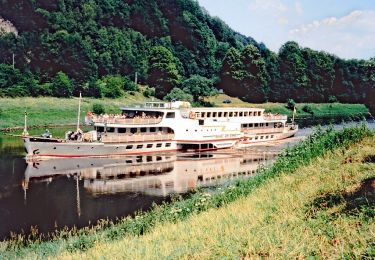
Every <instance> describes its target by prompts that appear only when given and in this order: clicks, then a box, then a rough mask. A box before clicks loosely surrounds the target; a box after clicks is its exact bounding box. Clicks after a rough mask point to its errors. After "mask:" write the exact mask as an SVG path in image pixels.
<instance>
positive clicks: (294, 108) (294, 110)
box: [292, 107, 296, 125]
mask: <svg viewBox="0 0 375 260" xmlns="http://www.w3.org/2000/svg"><path fill="white" fill-rule="evenodd" d="M295 114H296V107H293V118H292V124H293V125H294V115H295Z"/></svg>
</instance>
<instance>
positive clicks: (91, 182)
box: [0, 122, 375, 238]
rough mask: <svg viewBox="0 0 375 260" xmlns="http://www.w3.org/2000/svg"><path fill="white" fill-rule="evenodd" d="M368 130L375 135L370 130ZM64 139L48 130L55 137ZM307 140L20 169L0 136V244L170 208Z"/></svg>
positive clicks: (12, 143) (16, 151) (17, 149)
mask: <svg viewBox="0 0 375 260" xmlns="http://www.w3.org/2000/svg"><path fill="white" fill-rule="evenodd" d="M369 126H370V127H371V128H373V129H375V124H374V123H373V122H369ZM335 127H337V128H340V127H342V125H336V126H335ZM65 131H66V129H64V128H59V129H51V132H52V133H53V134H54V135H55V136H62V135H63V133H64V132H65ZM41 132H43V130H33V131H32V132H31V133H30V134H39V133H41ZM311 132H312V128H305V129H301V130H300V131H299V132H298V134H297V135H296V137H294V138H290V139H288V140H287V141H279V142H276V143H272V144H271V143H270V144H268V145H265V146H254V147H251V148H249V149H246V150H241V151H238V150H226V151H220V152H213V153H201V154H172V153H170V154H155V155H147V156H146V155H145V156H129V157H121V158H102V159H98V158H96V159H90V158H86V159H82V158H80V159H55V160H47V161H40V162H37V163H36V162H34V163H32V162H26V161H25V159H24V156H25V152H24V148H23V143H22V140H21V139H20V138H17V137H11V136H5V135H0V223H1V224H0V238H6V237H9V234H10V232H15V233H21V232H23V233H26V234H27V233H28V232H29V230H30V227H31V226H33V227H37V228H38V230H39V232H44V233H46V232H49V231H53V230H55V229H60V228H63V227H65V226H68V227H72V226H77V227H83V226H87V225H90V224H93V223H95V222H96V221H97V220H99V219H103V218H108V219H116V218H117V217H123V216H128V215H133V214H134V213H135V212H137V211H139V210H143V211H144V210H147V209H149V208H150V207H151V206H152V204H153V203H156V204H160V203H162V202H163V201H168V200H169V199H170V196H171V195H172V194H184V193H188V192H189V191H191V190H194V189H196V188H197V187H209V186H215V185H220V184H223V183H226V184H227V183H229V182H230V181H233V180H235V179H237V178H249V177H251V176H254V175H255V174H256V169H257V168H258V167H259V166H260V165H264V164H270V163H272V161H273V160H275V158H276V156H277V154H278V153H279V152H280V151H281V150H282V149H283V148H285V147H286V146H288V145H292V144H294V143H297V142H299V141H300V140H301V139H303V138H304V137H305V136H307V135H308V134H310V133H311Z"/></svg>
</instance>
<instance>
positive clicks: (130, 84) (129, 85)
mask: <svg viewBox="0 0 375 260" xmlns="http://www.w3.org/2000/svg"><path fill="white" fill-rule="evenodd" d="M124 89H125V90H126V91H139V87H138V85H137V84H135V82H134V81H131V80H130V79H128V78H125V85H124Z"/></svg>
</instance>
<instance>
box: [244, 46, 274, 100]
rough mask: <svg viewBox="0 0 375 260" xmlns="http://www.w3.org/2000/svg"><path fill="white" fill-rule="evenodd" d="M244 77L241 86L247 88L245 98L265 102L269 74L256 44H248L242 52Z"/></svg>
mask: <svg viewBox="0 0 375 260" xmlns="http://www.w3.org/2000/svg"><path fill="white" fill-rule="evenodd" d="M241 61H242V64H243V70H244V77H243V80H242V82H241V86H242V87H243V88H244V89H245V90H246V95H245V97H244V98H245V99H246V100H247V101H250V102H257V103H260V102H264V101H265V100H266V99H267V95H268V92H269V90H268V88H267V82H268V80H269V76H268V74H267V71H266V65H265V62H264V60H263V58H262V56H261V55H260V51H259V49H258V48H257V47H255V46H254V45H251V44H250V45H248V46H247V47H246V48H245V49H244V50H243V51H242V53H241Z"/></svg>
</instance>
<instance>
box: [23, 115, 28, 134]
mask: <svg viewBox="0 0 375 260" xmlns="http://www.w3.org/2000/svg"><path fill="white" fill-rule="evenodd" d="M28 135H29V132H27V112H26V110H25V124H24V127H23V132H22V136H28Z"/></svg>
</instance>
